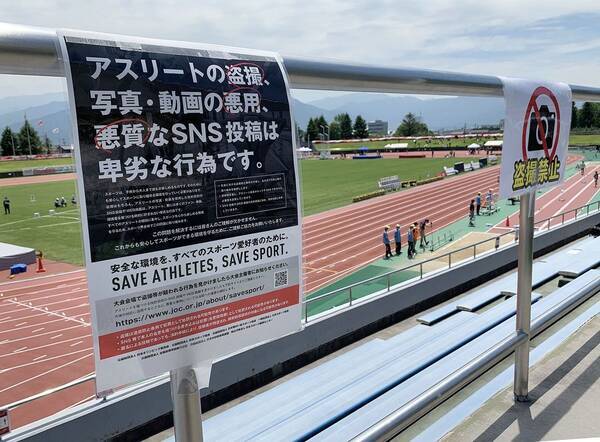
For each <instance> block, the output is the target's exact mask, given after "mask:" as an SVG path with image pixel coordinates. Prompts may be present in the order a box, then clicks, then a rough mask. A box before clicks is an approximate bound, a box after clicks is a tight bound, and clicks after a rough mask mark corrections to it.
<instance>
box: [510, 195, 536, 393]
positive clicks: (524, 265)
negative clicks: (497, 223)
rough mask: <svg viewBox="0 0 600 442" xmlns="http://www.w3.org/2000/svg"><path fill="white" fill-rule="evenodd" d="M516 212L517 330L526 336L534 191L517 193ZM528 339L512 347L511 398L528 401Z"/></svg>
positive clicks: (529, 298)
mask: <svg viewBox="0 0 600 442" xmlns="http://www.w3.org/2000/svg"><path fill="white" fill-rule="evenodd" d="M520 205H521V207H520V209H519V210H520V211H519V244H518V248H517V256H518V259H519V261H518V273H517V318H516V324H515V326H516V330H517V332H522V333H525V334H526V335H529V332H530V327H531V272H532V269H533V214H534V213H535V210H534V207H535V193H529V194H525V195H521V202H520ZM528 384H529V339H527V340H525V341H524V342H523V343H521V344H519V346H518V347H517V348H516V349H515V376H514V397H515V400H516V401H518V402H524V401H527V400H528V394H529V390H528V388H529V387H528Z"/></svg>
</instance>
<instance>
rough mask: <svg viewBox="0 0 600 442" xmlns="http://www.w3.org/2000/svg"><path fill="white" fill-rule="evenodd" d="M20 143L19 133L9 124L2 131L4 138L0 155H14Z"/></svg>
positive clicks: (0, 145)
mask: <svg viewBox="0 0 600 442" xmlns="http://www.w3.org/2000/svg"><path fill="white" fill-rule="evenodd" d="M18 144H19V140H18V139H17V134H15V133H14V132H13V131H12V130H11V129H10V127H8V126H7V127H6V129H4V130H3V131H2V138H1V139H0V155H13V154H14V153H15V152H16V151H17V147H18Z"/></svg>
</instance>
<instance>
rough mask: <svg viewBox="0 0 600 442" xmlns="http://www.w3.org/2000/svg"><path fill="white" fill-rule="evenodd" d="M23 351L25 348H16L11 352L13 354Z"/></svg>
mask: <svg viewBox="0 0 600 442" xmlns="http://www.w3.org/2000/svg"><path fill="white" fill-rule="evenodd" d="M23 350H27V347H21V348H17V349H16V350H13V353H19V352H21V351H23Z"/></svg>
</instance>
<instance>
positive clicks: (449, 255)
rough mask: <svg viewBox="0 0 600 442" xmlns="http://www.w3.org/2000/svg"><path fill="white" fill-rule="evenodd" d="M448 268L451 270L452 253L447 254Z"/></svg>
mask: <svg viewBox="0 0 600 442" xmlns="http://www.w3.org/2000/svg"><path fill="white" fill-rule="evenodd" d="M448 268H449V269H451V268H452V252H450V253H448Z"/></svg>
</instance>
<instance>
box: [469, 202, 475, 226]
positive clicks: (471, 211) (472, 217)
mask: <svg viewBox="0 0 600 442" xmlns="http://www.w3.org/2000/svg"><path fill="white" fill-rule="evenodd" d="M469 227H475V200H471V204H470V205H469Z"/></svg>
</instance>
